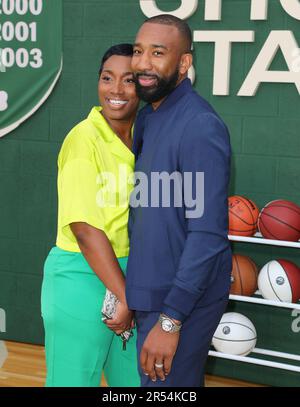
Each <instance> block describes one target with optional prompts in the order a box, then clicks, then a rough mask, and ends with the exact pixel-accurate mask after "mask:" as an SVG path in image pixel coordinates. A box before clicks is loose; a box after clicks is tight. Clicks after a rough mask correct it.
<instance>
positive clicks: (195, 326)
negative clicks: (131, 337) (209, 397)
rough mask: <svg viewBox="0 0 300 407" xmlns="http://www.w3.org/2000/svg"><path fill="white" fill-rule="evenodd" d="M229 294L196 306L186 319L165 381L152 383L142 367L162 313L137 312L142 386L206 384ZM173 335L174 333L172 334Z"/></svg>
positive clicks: (198, 385) (193, 385)
mask: <svg viewBox="0 0 300 407" xmlns="http://www.w3.org/2000/svg"><path fill="white" fill-rule="evenodd" d="M227 303H228V296H226V297H224V298H222V299H220V300H219V301H217V302H214V303H212V304H209V305H206V306H203V307H196V308H194V310H193V312H192V313H191V315H190V316H189V317H188V318H187V319H186V320H185V321H184V324H183V326H182V329H181V331H180V340H179V345H178V348H177V351H176V354H175V356H174V359H173V363H172V368H171V372H170V374H169V375H168V376H167V377H166V380H165V381H164V382H163V381H161V380H160V379H159V378H158V377H157V380H156V382H152V380H151V379H150V378H149V376H146V375H145V374H144V373H143V372H142V370H141V367H140V353H141V349H142V346H143V343H144V341H145V339H146V337H147V335H148V333H149V331H150V330H151V329H152V328H153V326H154V325H155V324H156V322H157V320H158V317H159V314H160V313H159V312H144V311H136V314H135V316H136V324H137V332H138V333H137V350H138V365H139V374H140V377H141V386H142V387H202V386H204V373H205V362H206V359H207V355H208V351H209V348H210V345H211V340H212V336H213V334H214V332H215V330H216V328H217V326H218V324H219V322H220V319H221V318H222V315H223V313H224V312H225V309H226V306H227ZM170 335H172V334H170Z"/></svg>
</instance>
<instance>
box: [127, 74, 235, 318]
mask: <svg viewBox="0 0 300 407" xmlns="http://www.w3.org/2000/svg"><path fill="white" fill-rule="evenodd" d="M134 153H135V156H136V168H135V171H137V172H142V173H143V174H145V175H146V176H147V177H148V180H149V185H148V187H147V193H148V204H149V205H148V206H145V205H140V206H139V207H131V208H130V219H129V235H130V254H129V260H128V267H127V278H126V296H127V301H128V305H129V307H130V308H131V309H133V310H139V311H160V312H164V313H166V314H167V315H169V316H171V317H173V318H176V319H179V320H182V321H183V320H184V319H185V318H186V317H187V316H188V315H189V314H190V313H191V312H192V310H193V308H194V307H198V306H204V305H206V304H210V303H212V302H214V301H217V300H218V299H220V298H222V297H224V295H228V292H229V288H230V274H231V268H232V259H231V250H230V244H229V241H228V237H227V234H228V203H227V194H228V183H229V176H230V156H231V149H230V140H229V134H228V131H227V128H226V126H225V124H224V123H223V121H222V120H221V119H220V117H219V116H218V115H217V113H216V112H215V111H214V110H213V108H212V107H211V106H210V105H209V103H208V102H206V101H205V100H204V99H203V98H202V97H201V96H199V95H198V94H197V93H196V92H195V91H194V90H193V88H192V85H191V82H190V80H189V79H185V80H184V81H183V82H181V83H180V84H179V85H178V86H177V88H176V89H175V90H174V91H173V92H172V93H171V94H170V95H169V96H168V97H167V98H166V99H165V100H164V101H163V103H162V104H161V105H160V106H159V108H158V109H157V110H155V111H154V110H153V109H152V107H151V106H150V105H148V106H146V107H145V108H144V109H142V110H141V111H140V113H139V115H138V118H137V121H136V126H135V133H134ZM162 172H166V173H168V174H172V173H174V172H177V173H180V174H182V175H184V174H186V173H190V174H192V190H193V193H194V196H195V192H196V188H197V185H196V176H195V175H196V173H204V195H203V196H201V197H199V196H198V199H200V198H201V199H202V200H203V202H204V212H203V214H202V215H201V216H198V217H196V218H189V217H187V209H189V208H187V205H185V204H183V205H182V206H181V207H178V206H176V204H175V200H174V198H172V197H171V202H170V206H169V207H164V206H163V205H162V199H161V198H160V200H159V205H157V199H156V197H154V193H153V191H152V190H151V186H150V185H151V183H150V179H151V174H153V173H162ZM183 180H184V181H183V185H182V190H181V194H182V201H183V203H185V201H186V199H185V198H186V196H185V195H186V191H185V186H186V184H187V182H189V184H190V181H187V180H186V179H185V178H183ZM189 186H190V185H189ZM171 192H174V191H172V189H171ZM177 192H178V191H177ZM171 195H172V194H171ZM152 198H153V199H154V201H155V202H156V204H155V205H154V206H153V205H152V206H151V199H152ZM144 203H145V202H144ZM133 206H136V205H133Z"/></svg>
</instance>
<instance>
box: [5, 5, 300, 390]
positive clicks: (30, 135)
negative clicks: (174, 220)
mask: <svg viewBox="0 0 300 407" xmlns="http://www.w3.org/2000/svg"><path fill="white" fill-rule="evenodd" d="M180 3H181V2H180V1H179V0H174V1H172V0H168V1H163V0H158V1H157V5H158V6H159V7H161V8H163V9H164V10H166V11H167V10H172V9H174V8H177V7H179V5H180ZM223 3H224V4H223V18H222V22H204V1H203V0H202V1H201V0H200V1H199V7H198V10H197V12H196V13H195V14H194V15H193V16H192V17H191V18H190V19H189V23H190V25H191V28H192V29H193V30H212V29H225V30H249V29H253V30H255V32H256V40H255V43H253V44H234V45H233V51H232V66H231V83H230V96H222V97H220V96H219V97H218V96H212V74H213V55H214V46H213V44H211V43H210V44H209V43H201V44H200V43H196V44H195V46H194V48H195V68H196V72H197V80H196V83H195V87H196V88H197V90H198V91H199V92H200V93H201V94H202V95H203V96H204V97H205V98H207V99H208V100H209V101H210V102H211V103H212V104H213V106H214V107H215V108H216V109H217V111H218V112H219V113H220V114H221V116H222V117H223V118H224V120H225V121H226V122H227V124H228V126H229V128H230V130H231V140H232V147H233V153H234V157H233V173H232V181H231V187H230V193H231V194H233V193H236V194H244V195H246V196H248V197H249V198H251V199H253V200H254V201H255V202H256V203H257V204H258V205H259V206H260V207H262V206H264V205H265V204H266V203H267V202H269V201H270V200H273V199H278V198H284V199H289V200H292V201H294V202H296V203H298V204H300V189H299V179H300V167H299V157H300V137H299V128H300V117H299V113H300V98H299V94H298V93H297V90H296V88H295V86H294V85H291V84H263V85H261V86H260V88H259V90H258V92H257V94H256V96H255V97H251V98H249V97H244V98H241V97H237V96H236V94H237V92H238V90H239V88H240V87H241V85H242V83H243V81H244V79H245V77H246V75H247V73H248V71H249V69H250V67H251V66H252V64H253V62H254V60H255V58H256V56H257V54H258V52H259V50H260V49H261V47H262V45H263V43H264V42H265V40H266V38H267V36H268V33H269V32H270V31H271V30H275V29H285V30H292V31H293V32H294V34H295V36H296V38H297V40H298V43H299V44H300V34H299V21H298V20H295V19H293V18H292V17H290V16H288V15H287V14H286V13H285V12H284V11H283V9H282V8H281V6H280V4H279V1H277V0H271V1H270V2H269V3H270V9H269V19H268V21H250V18H249V15H250V1H249V0H241V1H238V0H225V1H223ZM144 19H145V16H144V15H143V14H142V12H141V10H140V7H139V2H138V1H137V0H127V1H124V0H123V1H121V0H73V1H69V0H64V38H63V49H64V68H63V73H62V76H61V78H60V80H59V83H58V85H57V86H56V88H55V90H54V92H53V93H52V95H51V96H50V98H49V99H48V101H47V102H46V103H45V104H44V105H43V106H42V108H41V109H40V110H39V111H38V112H37V113H36V114H35V115H34V116H33V117H31V118H30V119H29V120H28V121H27V122H25V123H24V124H22V125H21V126H20V127H19V128H18V129H17V130H15V131H14V132H12V133H10V134H8V135H7V136H5V137H4V138H3V139H0V308H3V309H5V311H6V318H7V321H6V322H7V326H6V333H0V339H7V340H14V341H22V342H29V343H37V344H42V343H43V339H44V338H43V327H42V320H41V317H40V288H41V282H42V270H43V261H44V259H45V257H46V255H47V252H48V251H49V249H50V248H51V246H53V244H54V242H55V234H56V213H57V207H56V206H57V200H56V158H57V154H58V151H59V148H60V145H61V142H62V140H63V139H64V137H65V135H66V133H67V132H68V130H69V129H71V128H72V126H73V125H75V124H76V123H77V122H78V121H80V120H81V119H83V118H84V117H85V116H86V115H87V114H88V112H89V110H90V108H91V106H92V105H94V104H97V70H98V66H99V61H100V58H101V55H102V54H103V52H104V51H105V50H106V49H107V48H108V47H109V46H110V45H112V44H114V43H118V42H124V41H132V40H133V39H134V35H135V33H136V31H137V29H138V27H139V25H140V24H141V23H142V21H143V20H144ZM49 35H51V34H50V33H49ZM272 69H286V65H285V62H284V61H283V58H282V57H281V56H280V55H278V56H277V58H276V60H275V61H274V63H273V64H272ZM0 75H1V74H0ZM234 248H235V251H237V252H239V253H244V254H248V255H250V256H251V257H252V258H253V259H254V260H256V262H257V264H258V266H262V265H264V264H265V263H266V262H267V261H269V260H271V259H273V258H278V257H284V258H287V259H290V260H293V261H296V262H298V264H300V259H299V255H298V251H297V250H296V249H282V248H281V249H278V248H275V247H268V246H264V247H263V246H260V245H250V244H248V245H245V244H244V245H243V244H240V243H239V244H236V245H235V247H234ZM233 309H234V310H235V311H238V312H242V313H244V314H245V315H247V316H249V317H250V318H251V319H252V321H253V322H254V324H255V326H256V328H257V331H258V337H259V339H258V344H257V346H258V347H262V348H271V349H274V350H281V351H286V352H291V353H296V352H298V353H299V339H300V333H296V332H293V331H292V330H291V324H292V322H293V320H294V318H293V317H292V316H291V310H282V309H279V308H273V307H264V306H257V305H255V306H254V305H253V304H242V303H240V304H238V303H233V302H231V303H230V310H233ZM208 370H209V371H210V372H211V373H213V374H223V375H225V376H232V377H240V378H242V379H245V380H253V381H256V382H262V383H269V384H275V385H293V386H294V385H300V374H299V373H298V374H294V373H289V372H287V371H280V370H274V369H268V368H262V367H259V366H251V365H248V364H247V365H246V364H241V363H236V362H231V361H221V360H215V359H212V358H210V359H209V363H208Z"/></svg>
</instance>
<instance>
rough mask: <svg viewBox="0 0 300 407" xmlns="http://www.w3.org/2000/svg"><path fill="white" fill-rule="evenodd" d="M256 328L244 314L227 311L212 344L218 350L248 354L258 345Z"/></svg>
mask: <svg viewBox="0 0 300 407" xmlns="http://www.w3.org/2000/svg"><path fill="white" fill-rule="evenodd" d="M256 339H257V335H256V329H255V326H254V325H253V323H252V322H251V321H250V319H249V318H247V317H246V316H245V315H243V314H239V313H237V312H227V313H225V314H224V315H223V317H222V319H221V321H220V323H219V325H218V328H217V329H216V332H215V333H214V336H213V340H212V344H213V346H214V348H215V349H216V350H217V351H218V352H222V353H228V354H231V355H240V356H246V355H248V353H250V352H251V351H252V349H253V348H254V346H255V345H256Z"/></svg>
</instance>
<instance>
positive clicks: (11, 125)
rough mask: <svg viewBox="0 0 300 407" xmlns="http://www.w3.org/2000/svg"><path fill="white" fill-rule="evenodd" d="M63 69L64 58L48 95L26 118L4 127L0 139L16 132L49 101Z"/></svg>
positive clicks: (45, 95)
mask: <svg viewBox="0 0 300 407" xmlns="http://www.w3.org/2000/svg"><path fill="white" fill-rule="evenodd" d="M62 68H63V57H61V63H60V68H59V72H58V74H57V75H56V77H55V79H54V81H53V82H52V84H51V85H50V87H49V89H48V90H47V91H46V93H45V94H44V96H43V97H42V99H40V101H39V102H38V104H37V105H35V106H34V107H33V109H31V110H30V112H28V113H27V114H26V115H25V116H23V117H21V118H20V119H19V120H18V121H16V122H15V123H13V124H10V125H9V126H7V127H4V128H3V129H0V137H3V136H5V135H6V134H8V133H10V132H11V131H13V130H15V129H16V128H17V127H19V126H20V124H21V123H23V122H24V121H25V120H27V119H28V118H29V117H30V116H32V115H33V114H34V113H35V112H36V111H37V110H38V109H39V108H40V107H41V106H42V104H44V103H45V101H46V100H47V99H48V97H49V96H50V95H51V93H52V91H53V89H54V86H55V85H56V83H57V81H58V79H59V77H60V75H61V73H62Z"/></svg>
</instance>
